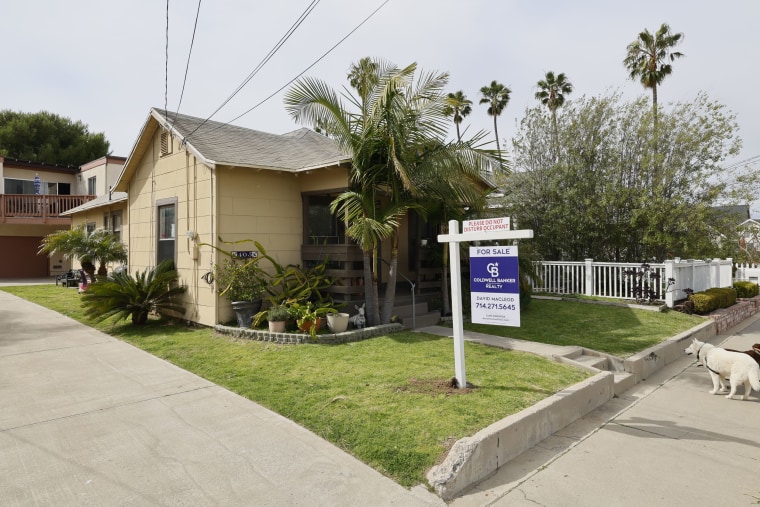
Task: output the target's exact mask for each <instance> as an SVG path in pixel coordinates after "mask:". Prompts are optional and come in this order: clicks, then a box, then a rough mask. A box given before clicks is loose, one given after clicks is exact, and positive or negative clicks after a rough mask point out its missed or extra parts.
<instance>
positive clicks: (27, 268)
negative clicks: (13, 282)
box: [0, 236, 49, 278]
mask: <svg viewBox="0 0 760 507" xmlns="http://www.w3.org/2000/svg"><path fill="white" fill-rule="evenodd" d="M40 243H42V238H36V237H27V236H0V278H41V277H46V276H48V266H49V264H48V257H47V255H37V249H38V248H39V246H40Z"/></svg>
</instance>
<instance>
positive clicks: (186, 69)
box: [164, 0, 201, 125]
mask: <svg viewBox="0 0 760 507" xmlns="http://www.w3.org/2000/svg"><path fill="white" fill-rule="evenodd" d="M200 13H201V0H198V9H197V10H196V11H195V24H194V25H193V36H192V38H191V39H190V51H188V53H187V64H186V65H185V78H184V79H183V80H182V92H181V93H180V94H179V102H178V103H177V110H176V111H175V112H174V120H172V125H174V123H176V122H177V115H178V114H179V108H180V106H181V105H182V97H184V96H185V84H186V83H187V71H188V70H189V69H190V55H192V54H193V44H194V43H195V31H196V29H197V28H198V17H199V16H200ZM164 114H169V113H168V112H167V111H164Z"/></svg>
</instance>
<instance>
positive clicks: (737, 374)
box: [684, 338, 760, 400]
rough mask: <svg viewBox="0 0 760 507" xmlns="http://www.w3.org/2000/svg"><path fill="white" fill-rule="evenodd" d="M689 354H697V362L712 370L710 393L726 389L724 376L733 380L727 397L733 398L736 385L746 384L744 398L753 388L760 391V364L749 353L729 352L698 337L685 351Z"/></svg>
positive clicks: (744, 398)
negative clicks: (711, 388)
mask: <svg viewBox="0 0 760 507" xmlns="http://www.w3.org/2000/svg"><path fill="white" fill-rule="evenodd" d="M684 352H686V353H687V354H694V355H695V356H697V363H699V364H701V365H703V366H704V367H705V368H707V370H708V371H709V372H710V377H711V378H712V383H713V390H712V391H710V394H716V393H717V392H718V390H725V389H726V385H725V384H724V383H723V379H724V378H728V380H729V381H730V382H731V391H730V392H729V393H728V395H727V396H726V398H728V399H731V398H733V397H734V394H736V387H737V386H738V385H739V384H744V396H743V397H742V399H743V400H746V399H747V398H748V397H749V393H751V392H752V389H754V390H755V391H760V366H758V364H757V362H756V361H755V360H754V359H752V358H751V357H750V356H748V355H747V354H743V353H741V352H729V351H727V350H725V349H722V348H720V347H715V346H713V345H710V344H709V343H704V342H701V341H699V340H697V339H696V338H695V339H694V341H692V342H691V345H689V346H688V347H686V350H685V351H684Z"/></svg>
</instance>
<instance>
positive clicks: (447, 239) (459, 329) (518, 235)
mask: <svg viewBox="0 0 760 507" xmlns="http://www.w3.org/2000/svg"><path fill="white" fill-rule="evenodd" d="M491 220H493V219H491ZM506 220H507V222H508V221H509V219H506ZM501 223H502V222H499V224H501ZM465 224H469V223H468V222H465ZM532 237H533V230H531V229H523V230H519V231H510V230H503V229H501V228H486V227H484V228H483V229H482V230H474V231H471V232H463V233H460V232H459V222H458V221H456V220H449V233H448V234H439V235H438V242H439V243H448V244H449V265H450V269H451V312H452V317H453V325H454V372H455V374H456V379H457V385H458V387H459V388H460V389H464V388H465V387H467V375H466V372H465V367H464V325H463V322H462V274H461V273H462V270H461V266H460V260H459V259H460V257H459V243H462V242H471V241H496V240H500V239H530V238H532Z"/></svg>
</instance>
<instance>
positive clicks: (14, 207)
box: [0, 194, 95, 223]
mask: <svg viewBox="0 0 760 507" xmlns="http://www.w3.org/2000/svg"><path fill="white" fill-rule="evenodd" d="M93 199H95V196H94V195H29V194H0V220H2V221H3V222H7V221H16V219H19V220H20V219H23V222H25V223H33V222H36V221H40V222H46V221H47V220H48V219H61V220H63V219H69V217H62V216H61V213H63V212H65V211H68V210H70V209H72V208H76V207H77V206H81V205H82V204H84V203H86V202H89V201H91V200H93ZM29 220H32V222H29Z"/></svg>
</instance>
